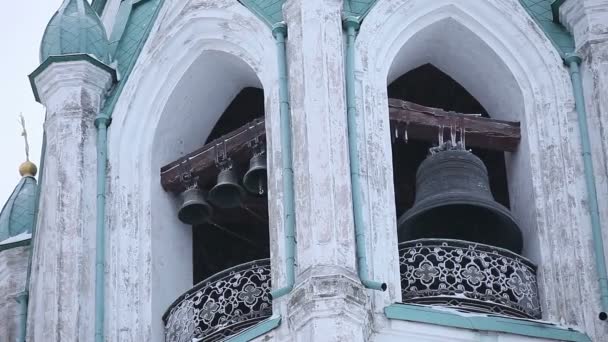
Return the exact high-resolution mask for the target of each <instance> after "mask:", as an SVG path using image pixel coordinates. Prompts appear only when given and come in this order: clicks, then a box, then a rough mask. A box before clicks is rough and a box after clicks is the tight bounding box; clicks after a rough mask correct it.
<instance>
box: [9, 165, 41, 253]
mask: <svg viewBox="0 0 608 342" xmlns="http://www.w3.org/2000/svg"><path fill="white" fill-rule="evenodd" d="M37 187H38V185H37V184H36V179H35V178H34V177H30V176H25V177H23V178H21V180H20V181H19V183H18V184H17V186H16V187H15V190H13V193H12V194H11V196H10V197H9V198H8V200H7V201H6V204H4V207H3V208H2V212H0V242H1V241H4V240H6V239H8V238H10V237H13V236H16V235H19V234H21V233H31V231H32V227H33V226H34V210H35V209H36V189H37Z"/></svg>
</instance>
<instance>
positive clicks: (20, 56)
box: [0, 0, 62, 207]
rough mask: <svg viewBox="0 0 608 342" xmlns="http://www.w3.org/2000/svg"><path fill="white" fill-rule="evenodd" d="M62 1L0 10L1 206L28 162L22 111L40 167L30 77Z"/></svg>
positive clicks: (39, 113) (13, 4)
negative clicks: (22, 164) (20, 120)
mask: <svg viewBox="0 0 608 342" xmlns="http://www.w3.org/2000/svg"><path fill="white" fill-rule="evenodd" d="M61 2H62V0H37V1H6V2H5V3H3V8H2V11H0V44H1V47H0V51H1V53H0V80H1V81H0V207H1V206H3V205H4V203H5V201H6V200H7V198H8V197H9V196H10V194H11V192H12V191H13V189H14V187H15V185H17V182H19V179H20V176H19V172H18V168H19V165H20V164H21V163H22V162H23V161H25V148H24V142H23V138H22V137H21V128H20V126H19V123H18V121H17V120H18V116H19V113H20V112H22V113H23V116H24V117H25V120H26V125H27V129H28V134H29V140H30V159H31V160H32V161H33V162H34V163H36V165H38V166H40V165H39V160H40V149H41V146H42V122H43V120H44V109H43V107H42V106H41V105H40V104H38V103H37V102H36V101H34V97H33V95H32V90H31V87H30V84H29V80H28V78H27V75H29V74H30V73H31V72H32V71H34V69H36V67H37V66H38V65H39V57H38V56H39V53H38V52H39V47H40V39H41V38H42V34H43V33H44V28H45V27H46V24H47V23H48V21H49V19H50V18H51V16H52V15H53V13H55V11H56V10H57V9H58V8H59V6H60V5H61Z"/></svg>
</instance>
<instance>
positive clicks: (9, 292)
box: [0, 246, 30, 341]
mask: <svg viewBox="0 0 608 342" xmlns="http://www.w3.org/2000/svg"><path fill="white" fill-rule="evenodd" d="M29 250H30V247H29V246H22V247H15V248H11V249H7V250H4V251H0V341H15V340H16V339H17V332H18V324H19V316H18V313H19V304H18V303H17V300H16V298H17V295H18V294H20V293H22V292H23V291H24V290H25V277H26V274H27V261H28V259H29Z"/></svg>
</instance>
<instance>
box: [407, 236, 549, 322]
mask: <svg viewBox="0 0 608 342" xmlns="http://www.w3.org/2000/svg"><path fill="white" fill-rule="evenodd" d="M399 264H400V271H401V289H402V292H403V302H404V303H417V304H429V305H439V306H447V307H453V308H456V309H460V310H463V311H469V312H481V313H494V314H501V315H506V316H513V317H521V318H532V319H539V318H541V310H540V303H539V298H538V287H537V281H536V266H535V265H534V264H532V263H531V262H530V261H528V260H527V259H525V258H523V257H521V256H519V255H517V254H515V253H513V252H510V251H508V250H505V249H502V248H497V247H492V246H488V245H483V244H479V243H474V242H467V241H460V240H446V239H420V240H413V241H408V242H402V243H400V244H399Z"/></svg>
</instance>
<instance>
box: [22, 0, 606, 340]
mask: <svg viewBox="0 0 608 342" xmlns="http://www.w3.org/2000/svg"><path fill="white" fill-rule="evenodd" d="M598 1H599V0H598ZM118 2H119V1H118V0H116V1H110V2H109V5H108V6H110V7H109V8H110V9H111V8H117V6H116V5H117V4H118ZM112 6H114V7H112ZM287 6H288V8H286V9H285V14H286V16H285V18H286V20H287V21H288V24H289V25H290V27H292V28H291V31H290V38H289V39H290V40H289V42H288V48H289V50H288V55H289V57H288V58H289V74H290V77H291V80H290V81H291V82H290V83H291V86H290V90H291V92H292V94H291V100H292V102H293V103H292V106H293V109H294V110H293V115H294V116H295V117H294V120H293V121H294V132H295V133H294V142H296V144H294V146H295V147H296V151H295V154H294V157H295V158H294V159H295V161H296V164H295V167H296V172H295V174H296V190H297V193H296V195H297V196H299V197H298V199H297V200H298V204H297V210H298V213H297V215H299V216H300V221H298V226H297V228H298V239H299V241H298V242H299V243H300V244H299V246H298V253H299V254H300V256H301V257H302V259H301V260H299V261H301V262H302V265H301V266H304V267H301V268H300V269H299V270H298V286H299V287H298V290H301V291H299V292H297V294H298V296H299V297H298V296H295V295H294V296H293V297H292V298H285V299H281V300H278V301H276V302H275V303H274V309H275V313H279V312H280V313H282V314H283V315H284V320H283V323H282V325H281V327H280V329H277V330H275V331H273V332H271V333H270V334H269V335H268V336H267V337H264V338H261V339H259V340H268V339H271V340H280V341H293V340H301V341H306V340H307V339H308V340H310V339H311V338H313V337H315V338H316V337H320V338H321V339H323V338H326V339H331V340H335V341H338V340H340V339H342V340H344V338H345V336H351V337H353V339H352V340H353V341H354V340H371V341H392V340H404V339H416V340H420V341H445V340H446V339H447V338H450V339H451V340H458V341H508V342H511V341H531V340H532V339H528V338H523V337H521V336H515V335H507V334H500V335H498V334H483V333H479V332H474V331H468V330H464V329H453V328H445V327H437V326H430V325H425V324H419V323H408V322H398V321H391V320H387V319H386V318H385V316H384V313H383V309H384V307H386V306H387V305H390V304H393V303H395V302H399V301H400V300H401V289H400V279H399V265H398V255H397V234H396V224H395V222H396V218H397V217H398V215H400V214H401V213H395V210H394V188H393V183H392V180H393V175H392V160H391V158H392V154H391V142H390V135H389V120H388V104H387V94H386V87H387V84H388V83H390V82H391V81H392V80H394V79H396V78H397V77H399V76H400V75H402V74H404V73H406V72H407V71H409V70H412V69H413V68H415V67H417V66H420V65H422V64H425V63H432V64H433V65H435V66H436V67H438V68H439V69H440V70H442V71H444V72H445V73H447V74H448V75H450V76H451V77H453V78H454V79H455V80H456V81H457V82H459V83H460V84H462V85H463V86H464V87H465V88H466V89H467V90H468V91H469V92H470V93H471V94H472V95H473V96H475V97H476V98H477V99H478V100H479V101H480V102H481V103H482V105H484V107H485V108H486V109H488V111H489V112H490V115H492V116H493V117H494V118H499V119H508V120H520V121H521V122H522V134H523V137H522V143H521V146H520V147H519V150H518V152H516V153H514V154H512V155H510V156H508V159H507V168H508V170H507V171H508V174H509V181H510V182H509V191H510V197H511V203H512V209H513V211H514V214H515V216H516V217H517V219H518V220H519V221H520V224H521V226H522V229H523V231H524V236H525V244H526V247H525V250H524V254H525V255H526V256H527V257H529V258H531V259H532V260H533V261H534V262H536V263H537V264H538V265H539V277H540V278H539V286H540V291H541V296H542V305H543V310H544V318H545V319H547V320H550V321H554V322H559V323H562V324H566V325H571V326H575V327H578V328H580V329H582V330H584V331H586V332H587V333H589V334H590V335H593V336H594V337H596V338H595V340H598V341H599V340H601V336H606V335H608V331H607V330H606V329H608V328H606V325H601V324H598V323H597V322H596V321H595V318H596V314H595V312H596V311H597V309H598V298H597V282H596V278H595V270H594V262H593V251H592V249H591V246H590V244H591V240H590V239H591V236H590V227H589V218H588V214H587V211H586V210H587V208H586V204H585V200H586V198H585V187H584V183H583V181H582V178H581V177H579V175H580V174H581V173H582V162H581V158H580V148H579V137H578V135H577V129H576V115H575V114H574V112H573V98H572V94H571V85H570V81H569V78H568V75H567V72H566V70H565V69H564V67H563V65H562V62H561V60H560V57H559V55H558V54H557V52H556V51H555V50H554V48H553V46H552V45H551V43H550V42H549V41H548V40H547V38H546V37H545V35H544V33H543V32H542V31H541V30H540V29H539V28H538V27H537V25H536V24H535V23H534V22H533V21H532V19H531V18H530V17H529V16H528V14H527V13H526V12H525V11H524V9H523V8H522V7H521V5H520V4H519V2H518V1H517V0H493V1H483V2H482V1H475V2H474V1H458V0H435V1H432V2H430V1H425V0H379V1H378V2H377V4H376V5H375V7H374V8H373V9H372V11H371V12H370V13H369V15H368V16H367V18H366V19H365V21H364V23H363V26H362V27H361V30H360V34H359V37H358V40H357V46H356V51H357V52H356V54H357V56H356V58H357V63H356V64H357V65H356V80H357V84H356V87H357V108H358V115H359V118H358V120H359V127H360V131H359V132H358V136H359V138H360V139H359V141H360V146H359V150H360V151H361V155H360V158H361V161H362V169H361V170H360V171H361V174H362V175H363V176H364V184H363V185H364V192H365V193H364V197H365V203H366V206H365V211H366V220H367V222H366V223H367V225H366V226H367V227H368V231H369V232H368V241H367V248H368V255H369V257H370V259H369V262H370V269H371V277H372V278H373V279H377V280H381V281H385V282H387V283H388V285H389V290H388V291H387V292H386V293H381V292H377V291H371V290H363V289H362V288H361V287H360V284H358V280H357V279H356V276H355V275H354V272H353V271H354V270H353V269H354V263H355V260H354V259H349V256H351V257H352V256H353V246H352V245H350V244H351V243H352V241H353V236H352V235H351V236H349V234H352V221H351V219H350V215H351V213H350V209H349V205H350V203H351V202H350V196H349V191H350V184H349V181H348V179H347V180H344V177H347V176H348V174H349V171H350V170H349V169H348V168H349V166H348V163H347V162H348V158H347V157H345V155H344V154H345V153H346V149H345V145H344V143H345V137H346V136H345V125H344V121H345V120H344V118H345V115H346V113H345V108H344V99H343V96H344V89H343V87H344V83H343V78H344V77H343V76H344V75H343V73H342V68H343V64H342V58H343V52H342V50H341V48H342V45H343V40H342V39H343V36H342V30H341V28H340V27H339V25H340V19H339V14H340V13H339V9H340V8H341V1H340V0H311V1H308V0H307V2H303V1H300V0H290V1H288V2H287ZM107 13H108V14H106V16H104V23H106V25H108V24H109V23H111V22H112V15H111V14H109V13H111V11H110V12H107ZM505 13H508V15H505ZM319 44H321V45H319ZM600 65H603V64H601V63H600ZM276 70H277V61H276V57H275V44H274V41H273V38H272V35H271V32H270V29H269V28H268V27H267V26H266V25H265V24H264V23H262V22H261V21H260V20H259V19H258V18H257V17H255V16H254V15H253V14H252V13H251V12H250V11H249V10H247V9H245V8H244V7H243V6H242V5H240V4H239V3H238V2H237V1H236V0H188V1H166V2H165V4H164V7H163V8H162V9H161V12H160V15H159V18H158V19H157V21H156V23H155V25H154V27H153V29H152V32H151V35H150V38H149V39H148V41H147V43H146V45H145V46H144V49H143V52H142V54H141V55H140V58H139V61H138V63H137V65H136V66H135V69H134V70H133V72H132V74H131V77H130V78H129V80H128V82H127V83H126V86H125V88H124V91H123V93H122V96H121V98H120V99H119V100H118V103H117V106H116V108H115V111H114V114H113V123H112V125H111V127H110V131H109V177H108V182H109V183H108V208H107V218H106V219H107V226H108V235H107V236H108V253H107V272H108V273H107V284H106V286H107V288H106V296H107V303H106V307H107V316H106V317H107V320H106V336H107V339H108V340H110V341H162V340H163V326H162V321H161V316H162V314H163V313H164V311H165V310H166V309H167V307H168V306H169V305H170V303H171V302H172V301H173V300H174V299H176V298H177V297H178V296H179V295H180V294H181V293H182V292H184V291H186V290H187V289H189V288H190V287H191V286H192V285H193V284H192V244H191V233H190V229H189V227H187V226H185V225H183V224H181V223H180V222H179V221H178V220H177V218H176V212H177V206H178V205H179V203H177V201H176V199H175V197H174V196H172V195H170V194H167V193H166V192H165V191H164V190H163V189H162V188H161V186H160V167H161V166H162V165H163V164H165V163H167V162H170V161H172V160H175V159H176V158H178V157H180V156H181V155H183V154H186V153H188V152H190V151H192V150H194V149H196V148H199V147H200V146H201V145H202V144H204V142H205V140H206V138H207V136H208V134H209V132H210V130H211V129H212V127H213V125H214V124H215V122H216V121H217V119H218V118H219V116H220V115H221V114H222V112H223V111H224V109H225V108H226V106H227V105H228V104H229V103H230V101H231V100H232V99H233V98H234V96H235V95H236V94H238V92H239V91H240V90H241V89H242V88H244V87H249V86H256V87H262V88H264V96H265V107H266V129H267V144H268V146H267V148H268V163H269V214H270V239H271V243H270V245H271V262H272V267H273V285H274V286H275V287H280V286H282V285H283V283H284V258H283V255H284V250H283V243H282V242H283V227H282V216H283V210H282V204H281V196H282V192H281V191H282V180H281V176H282V175H281V169H280V165H281V158H282V152H283V151H281V149H280V148H279V140H280V139H279V127H278V126H279V117H278V115H279V112H278V108H279V105H278V88H277V87H278V77H277V73H276ZM601 70H603V69H601ZM594 73H595V71H592V72H591V74H592V75H593V74H594ZM57 82H59V79H57ZM49 84H53V83H52V82H51V83H49ZM602 84H603V83H602ZM81 86H82V85H81ZM83 87H84V86H83ZM48 92H49V94H50V93H53V89H52V88H49V89H48ZM55 95H57V94H55ZM59 95H61V94H59ZM70 96H71V95H70V94H68V93H65V94H64V96H63V98H62V97H61V96H59V97H55V100H53V101H52V102H51V103H50V106H49V105H47V108H49V107H50V109H49V110H50V111H51V112H53V110H54V109H56V108H59V109H61V108H63V107H62V106H63V105H65V101H66V99H69V98H70ZM590 103H591V104H590V105H591V106H593V105H594V100H593V99H592V100H591V101H590ZM602 108H603V107H602ZM600 112H601V111H600ZM598 115H599V114H598ZM91 136H93V133H91ZM319 137H320V138H319ZM599 137H600V138H598V139H603V135H602V134H599ZM604 140H605V139H604ZM330 142H331V144H330ZM329 145H332V146H329ZM330 147H331V148H330ZM90 153H91V155H94V152H92V151H91V152H90ZM68 159H69V158H68ZM328 169H329V170H331V171H328ZM93 170H94V168H93ZM45 172H48V171H46V170H45ZM322 172H329V173H328V174H321V173H322ZM46 179H51V180H55V179H59V177H58V176H57V175H55V174H51V175H50V178H46V175H45V180H46ZM73 187H74V189H77V188H78V186H76V185H74V186H73ZM52 190H53V188H51V190H46V194H45V196H46V197H47V200H48V203H51V204H56V203H55V202H53V201H52V196H54V195H56V192H54V191H52ZM83 192H86V193H87V196H89V192H91V190H90V189H88V188H87V189H83ZM600 196H603V197H602V198H603V199H604V200H605V198H606V193H605V192H601V194H600ZM87 198H88V197H87ZM91 198H94V196H91ZM74 208H75V207H74ZM74 208H72V209H74ZM91 208H93V206H91ZM91 210H92V209H91ZM332 210H333V211H334V212H335V214H336V215H332ZM86 213H87V214H86V215H89V211H86ZM48 215H51V216H43V218H42V219H41V220H43V219H48V218H49V217H51V218H53V217H54V216H52V215H54V214H53V211H52V210H50V209H49V210H48ZM49 222H50V221H49ZM53 222H54V221H53ZM51 228H52V227H50V226H49V227H48V228H47V236H48V237H47V238H45V237H39V238H37V239H42V240H43V242H37V246H45V243H48V241H61V240H60V239H59V238H58V237H57V236H55V235H54V231H53V230H51ZM307 229H308V230H307ZM312 230H314V231H312ZM42 236H44V235H42ZM90 242H91V241H86V243H85V244H84V245H83V246H72V245H68V244H67V243H66V244H65V246H66V247H65V248H67V249H69V248H72V249H74V250H76V251H79V252H82V251H85V252H86V250H88V249H87V248H90V246H89V245H88V243H90ZM57 246H64V245H62V244H61V243H60V244H58V245H56V246H55V247H57ZM39 248H41V247H39ZM55 252H56V250H48V249H45V250H43V249H41V250H40V252H39V253H40V256H39V257H38V258H42V259H40V260H43V259H44V260H47V262H46V263H43V264H41V265H43V266H41V267H40V269H38V270H37V271H35V275H34V277H35V278H34V279H33V280H34V282H36V281H37V280H36V277H39V280H38V283H37V284H38V285H37V286H39V287H40V288H41V290H39V292H38V293H43V292H42V291H43V290H45V288H44V286H43V285H44V284H46V283H45V282H44V281H42V280H43V279H51V281H49V282H48V283H49V284H55V282H54V279H56V278H53V277H54V275H53V273H52V272H53V271H54V270H55V269H56V268H54V265H55V264H52V263H51V261H52V262H55V261H57V262H59V261H61V260H59V259H57V258H55V257H56V255H54V254H53V253H55ZM85 263H87V264H88V263H90V260H88V259H87V260H86V261H85ZM91 269H92V268H91ZM63 271H66V272H64V273H66V274H67V273H69V272H67V270H62V272H63ZM64 273H62V274H61V277H64V278H65V279H68V278H69V277H68V276H67V275H65V274H64ZM45 277H46V278H45ZM89 285H90V284H89ZM89 287H90V286H89ZM87 288H88V287H87ZM347 291H351V292H347ZM300 295H301V296H300ZM324 296H325V297H324ZM327 298H330V299H327ZM345 298H346V299H345ZM287 300H289V301H290V305H292V306H291V307H290V308H289V309H290V310H291V311H288V310H287V309H288V305H287V304H288V303H287ZM344 303H347V304H346V305H345V304H344ZM43 304H44V300H43V299H38V303H37V304H34V306H33V308H34V309H32V310H39V311H36V312H35V313H34V314H33V315H32V316H31V317H33V318H32V319H39V318H40V317H44V315H45V313H44V312H43V310H42V309H41V308H42V305H43ZM334 304H335V305H334ZM292 309H293V310H292ZM361 310H362V311H361ZM286 313H287V314H286ZM67 318H69V317H62V318H61V319H67ZM58 319H59V318H58ZM353 322H355V323H360V327H359V328H358V329H356V330H355V329H350V327H352V326H351V325H348V324H353ZM336 327H338V329H336ZM361 327H363V328H362V329H360V328H361ZM340 329H342V330H340ZM537 341H540V340H537Z"/></svg>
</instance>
